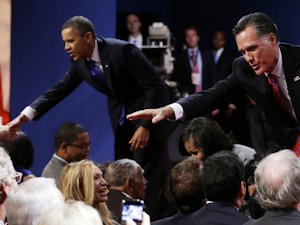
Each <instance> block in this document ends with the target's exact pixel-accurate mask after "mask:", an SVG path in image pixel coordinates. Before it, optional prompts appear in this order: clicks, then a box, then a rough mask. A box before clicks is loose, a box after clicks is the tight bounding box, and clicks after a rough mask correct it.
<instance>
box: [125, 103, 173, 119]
mask: <svg viewBox="0 0 300 225" xmlns="http://www.w3.org/2000/svg"><path fill="white" fill-rule="evenodd" d="M174 117H175V116H174V112H173V109H172V108H171V107H169V106H165V107H162V108H157V109H144V110H139V111H136V112H134V113H131V114H129V115H127V119H129V120H138V119H143V120H151V121H152V123H158V122H159V121H162V120H164V119H174Z"/></svg>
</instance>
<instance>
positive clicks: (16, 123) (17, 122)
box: [7, 114, 29, 131]
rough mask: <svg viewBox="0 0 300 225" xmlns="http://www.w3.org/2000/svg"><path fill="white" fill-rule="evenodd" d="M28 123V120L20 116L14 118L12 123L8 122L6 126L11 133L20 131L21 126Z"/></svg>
mask: <svg viewBox="0 0 300 225" xmlns="http://www.w3.org/2000/svg"><path fill="white" fill-rule="evenodd" d="M28 121H29V119H28V118H27V117H26V116H25V115H23V114H20V115H18V116H17V117H16V118H14V119H13V120H12V121H10V122H9V123H8V124H7V125H8V127H9V130H11V131H12V130H20V129H21V127H22V125H23V124H24V123H25V122H28Z"/></svg>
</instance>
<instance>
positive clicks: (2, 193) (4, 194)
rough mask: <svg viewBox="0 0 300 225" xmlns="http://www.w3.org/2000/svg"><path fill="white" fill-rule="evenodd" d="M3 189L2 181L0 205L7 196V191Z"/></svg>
mask: <svg viewBox="0 0 300 225" xmlns="http://www.w3.org/2000/svg"><path fill="white" fill-rule="evenodd" d="M5 189H6V188H5V184H3V183H2V184H1V186H0V205H1V204H3V202H4V201H5V199H6V198H7V191H6V190H5Z"/></svg>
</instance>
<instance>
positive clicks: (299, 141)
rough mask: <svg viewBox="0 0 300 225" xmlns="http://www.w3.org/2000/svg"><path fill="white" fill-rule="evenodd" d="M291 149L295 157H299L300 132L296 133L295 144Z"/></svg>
mask: <svg viewBox="0 0 300 225" xmlns="http://www.w3.org/2000/svg"><path fill="white" fill-rule="evenodd" d="M292 150H293V152H295V154H296V156H297V157H300V134H298V135H297V137H296V141H295V145H294V147H293V149H292Z"/></svg>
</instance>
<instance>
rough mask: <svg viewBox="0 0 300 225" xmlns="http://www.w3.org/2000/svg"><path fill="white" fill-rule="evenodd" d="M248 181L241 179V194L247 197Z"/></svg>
mask: <svg viewBox="0 0 300 225" xmlns="http://www.w3.org/2000/svg"><path fill="white" fill-rule="evenodd" d="M246 186H247V185H246V182H245V181H241V194H242V196H243V197H245V195H246V192H247V187H246Z"/></svg>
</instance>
